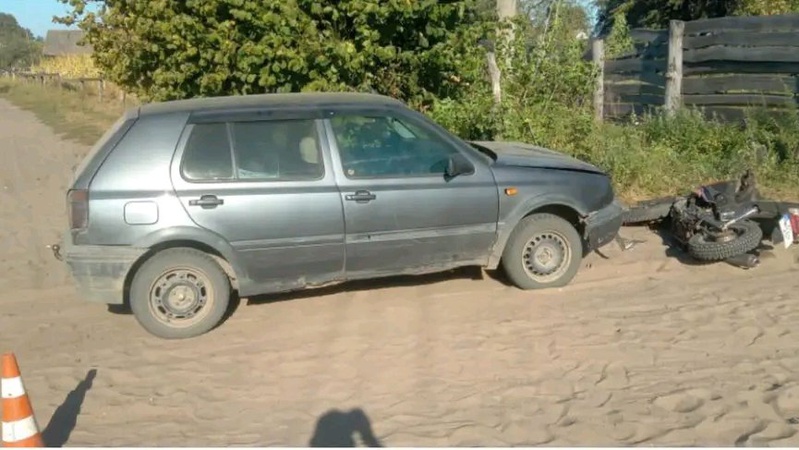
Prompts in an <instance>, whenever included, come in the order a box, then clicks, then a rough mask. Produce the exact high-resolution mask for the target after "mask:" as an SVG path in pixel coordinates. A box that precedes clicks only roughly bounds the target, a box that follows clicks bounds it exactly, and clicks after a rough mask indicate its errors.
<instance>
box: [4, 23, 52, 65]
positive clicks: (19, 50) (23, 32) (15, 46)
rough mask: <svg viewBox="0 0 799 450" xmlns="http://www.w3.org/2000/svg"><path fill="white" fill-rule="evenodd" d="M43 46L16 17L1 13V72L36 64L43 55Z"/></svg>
mask: <svg viewBox="0 0 799 450" xmlns="http://www.w3.org/2000/svg"><path fill="white" fill-rule="evenodd" d="M41 44H42V43H41V41H40V40H38V39H35V38H34V37H33V34H32V33H31V32H30V30H28V29H27V28H23V27H21V26H20V25H19V23H17V19H16V18H15V17H14V16H12V15H11V14H5V13H0V70H9V69H22V68H27V67H29V66H31V65H32V64H35V63H36V62H37V61H38V59H39V57H40V55H41V51H42V45H41Z"/></svg>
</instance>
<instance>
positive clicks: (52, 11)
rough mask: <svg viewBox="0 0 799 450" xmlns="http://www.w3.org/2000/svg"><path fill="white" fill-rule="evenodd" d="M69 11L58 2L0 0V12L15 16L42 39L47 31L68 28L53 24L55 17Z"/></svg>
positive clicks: (46, 0) (53, 0)
mask: <svg viewBox="0 0 799 450" xmlns="http://www.w3.org/2000/svg"><path fill="white" fill-rule="evenodd" d="M67 11H68V7H67V5H65V4H63V3H61V2H59V1H58V0H0V12H3V13H7V14H11V15H13V16H14V17H16V18H17V22H19V24H20V25H21V26H22V27H24V28H27V29H29V30H31V32H32V33H33V34H34V35H36V36H41V37H44V35H45V34H47V30H51V29H60V30H62V29H65V28H67V27H65V26H64V25H61V24H57V23H53V22H52V18H53V16H62V15H65V13H66V12H67Z"/></svg>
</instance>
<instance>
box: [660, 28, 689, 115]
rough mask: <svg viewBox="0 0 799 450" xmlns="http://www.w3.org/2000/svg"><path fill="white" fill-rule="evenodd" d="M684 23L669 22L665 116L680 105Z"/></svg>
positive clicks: (672, 112)
mask: <svg viewBox="0 0 799 450" xmlns="http://www.w3.org/2000/svg"><path fill="white" fill-rule="evenodd" d="M684 32H685V22H683V21H681V20H672V21H670V22H669V55H668V61H667V64H668V66H667V67H668V68H667V69H666V105H665V106H666V114H668V115H669V116H673V115H674V113H675V112H677V110H678V109H679V108H680V106H681V104H682V38H683V33H684Z"/></svg>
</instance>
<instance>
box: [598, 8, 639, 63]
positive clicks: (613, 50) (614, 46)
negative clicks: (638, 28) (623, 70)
mask: <svg viewBox="0 0 799 450" xmlns="http://www.w3.org/2000/svg"><path fill="white" fill-rule="evenodd" d="M634 48H635V47H634V44H633V39H632V37H631V36H630V26H629V25H628V24H627V18H626V17H625V16H624V14H622V13H616V16H615V17H614V20H613V25H612V26H611V28H610V33H608V36H607V37H606V38H605V58H606V59H612V58H616V57H618V56H620V55H622V54H624V53H626V52H628V51H632V50H633V49H634Z"/></svg>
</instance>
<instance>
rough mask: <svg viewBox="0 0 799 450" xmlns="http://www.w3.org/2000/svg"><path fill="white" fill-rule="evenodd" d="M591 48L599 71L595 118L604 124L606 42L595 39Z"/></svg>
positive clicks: (595, 90) (595, 93)
mask: <svg viewBox="0 0 799 450" xmlns="http://www.w3.org/2000/svg"><path fill="white" fill-rule="evenodd" d="M591 47H592V48H591V53H592V57H593V61H594V65H595V66H596V68H597V70H598V74H597V77H596V84H595V85H594V118H595V119H596V121H597V122H602V121H603V120H604V118H605V41H604V40H602V39H594V42H593V44H592V46H591Z"/></svg>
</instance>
